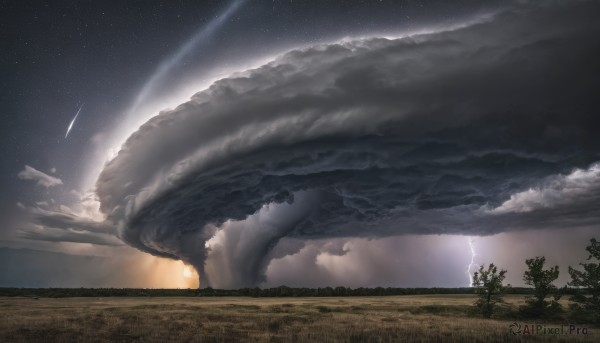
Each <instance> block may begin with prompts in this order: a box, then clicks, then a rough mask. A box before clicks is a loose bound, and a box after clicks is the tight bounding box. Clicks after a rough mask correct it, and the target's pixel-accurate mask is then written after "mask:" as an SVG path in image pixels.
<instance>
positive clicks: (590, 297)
mask: <svg viewBox="0 0 600 343" xmlns="http://www.w3.org/2000/svg"><path fill="white" fill-rule="evenodd" d="M585 250H587V251H588V253H589V254H590V255H589V256H588V258H587V260H588V261H589V260H592V259H594V260H596V261H597V262H599V263H592V262H590V263H580V264H579V265H580V266H582V267H583V271H580V270H577V269H574V268H571V267H569V274H570V275H571V282H570V283H569V285H570V286H574V287H579V288H583V289H585V290H587V292H588V294H583V293H576V294H575V296H573V297H572V298H571V301H574V302H576V303H577V304H573V306H572V307H573V308H572V310H573V312H575V313H578V314H579V315H580V316H581V317H582V318H588V319H591V320H593V321H594V322H595V323H597V324H600V242H598V241H596V239H594V238H592V239H591V240H590V245H588V246H587V247H586V248H585Z"/></svg>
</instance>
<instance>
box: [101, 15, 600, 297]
mask: <svg viewBox="0 0 600 343" xmlns="http://www.w3.org/2000/svg"><path fill="white" fill-rule="evenodd" d="M589 6H596V5H593V4H592V5H590V4H571V5H568V6H567V5H564V6H558V7H556V8H555V7H548V8H543V9H539V10H538V11H532V12H527V11H521V12H512V13H505V14H501V15H498V16H497V17H495V18H493V19H491V20H490V21H489V22H486V23H481V24H476V25H472V26H469V27H465V28H462V29H457V30H454V31H449V32H439V33H433V34H428V35H421V36H415V37H407V38H403V39H396V40H388V39H367V40H357V41H348V42H344V43H340V44H330V45H321V46H316V47H312V48H308V49H302V50H294V51H290V52H289V53H287V54H285V55H282V56H280V57H279V58H277V59H276V60H274V61H272V62H270V63H268V64H266V65H264V66H262V67H260V68H257V69H254V70H250V71H247V72H245V73H241V74H239V75H236V76H234V77H230V78H225V79H222V80H220V81H217V82H215V83H214V84H213V85H212V86H210V87H209V88H208V89H207V90H204V91H202V92H199V93H197V94H195V95H194V96H193V97H192V98H191V99H190V101H188V102H185V103H183V104H181V105H180V106H178V107H177V108H175V109H173V110H169V111H164V112H161V113H160V114H159V115H157V116H155V117H153V118H152V119H150V120H149V121H148V122H147V123H145V124H144V125H142V126H141V127H140V128H139V130H138V131H137V132H135V133H133V134H132V135H131V136H130V137H129V138H128V139H127V141H126V142H125V143H124V145H123V146H122V149H121V150H120V151H119V153H118V155H117V156H116V157H115V158H114V159H113V160H112V161H110V162H109V163H107V164H106V166H105V167H104V169H103V171H102V172H101V174H100V177H99V179H98V181H97V195H98V198H99V201H100V204H101V206H100V210H101V211H102V212H103V213H104V214H105V215H106V216H107V223H110V225H114V226H115V227H116V228H117V230H118V232H119V236H120V238H121V239H122V240H123V241H124V242H126V243H127V244H129V245H131V246H133V247H135V248H138V249H140V250H142V251H145V252H148V253H150V254H153V255H156V256H161V257H166V258H171V259H177V260H182V261H184V263H186V264H190V265H193V266H194V268H195V269H196V270H197V271H198V274H199V275H200V277H201V279H202V283H203V286H209V285H210V286H213V287H215V286H216V287H242V286H255V285H258V284H261V283H262V282H264V281H265V279H266V276H265V275H266V274H265V273H266V271H267V269H268V266H269V263H270V261H272V260H273V259H280V258H282V257H284V256H288V255H290V254H295V253H298V252H299V251H301V249H302V248H303V244H302V242H303V241H305V240H310V239H322V238H336V237H362V238H372V237H389V236H396V235H405V234H417V235H424V234H460V235H490V234H494V233H499V232H504V231H509V230H518V229H530V228H540V227H548V228H552V227H559V226H561V227H585V226H589V225H592V224H594V223H595V224H597V222H598V221H597V219H598V218H599V215H600V208H599V206H600V205H598V204H600V201H598V199H597V198H598V195H599V194H598V193H599V192H598V188H597V187H595V186H594V187H587V186H583V188H584V189H582V190H578V191H573V190H572V189H573V187H575V186H572V183H571V182H570V181H568V180H571V179H572V178H567V181H564V182H563V183H560V182H559V183H558V186H556V183H552V180H555V179H557V178H558V179H557V180H560V175H570V174H571V173H572V172H573V170H574V168H580V169H581V170H582V171H583V173H584V174H585V176H586V177H587V179H586V180H585V182H586V184H587V185H596V184H597V182H598V175H597V173H594V172H593V171H594V170H595V169H594V168H596V167H594V166H592V165H593V163H594V162H596V161H598V160H600V156H599V155H598V151H600V139H599V138H598V134H597V132H596V131H597V130H596V128H597V127H600V122H599V121H598V117H597V116H596V115H595V113H597V108H596V107H597V106H596V100H595V90H596V89H600V84H599V83H600V81H599V80H600V79H599V78H597V77H596V75H592V74H590V73H589V72H588V71H589V69H590V67H591V66H594V65H595V64H596V63H597V62H596V61H597V60H600V51H599V49H598V46H597V44H596V40H597V35H598V33H600V24H599V23H598V22H597V20H596V18H595V17H594V16H593V15H591V13H593V10H590V9H589V8H588V7H589ZM565 13H571V14H573V13H575V14H576V15H575V16H573V17H577V18H578V21H577V23H572V22H571V21H570V20H569V18H571V16H568V15H565ZM531 23H535V24H536V29H535V30H533V31H531V30H529V28H530V27H529V25H531ZM507 27H510V28H511V29H510V30H507V29H506V28H507ZM524 31H527V32H532V33H531V34H529V35H522V34H520V33H521V32H524ZM532 59H534V60H532ZM566 65H568V66H570V68H564V66H566ZM542 76H543V77H542ZM540 80H543V82H541V81H540ZM590 166H592V167H590ZM586 171H587V172H586ZM578 180H579V179H578ZM581 184H582V183H581V182H579V183H577V184H576V185H581ZM548 185H550V186H548ZM548 187H550V188H548ZM530 188H533V189H540V190H541V189H550V190H549V191H547V192H543V191H540V192H541V193H540V194H541V195H540V196H537V197H536V198H540V199H541V198H544V199H548V202H547V204H548V206H541V207H540V206H530V207H528V208H531V211H527V212H523V211H496V212H497V213H492V212H493V210H490V209H495V208H502V207H501V206H505V207H506V208H509V206H508V205H511V206H512V207H510V208H522V207H515V206H516V205H515V206H513V205H512V203H507V201H511V200H509V199H513V198H511V197H513V196H514V197H515V198H514V199H516V200H514V201H513V202H516V201H518V202H519V203H522V202H524V201H529V199H530V198H531V197H526V196H515V194H520V193H521V192H524V191H526V190H528V189H530ZM560 192H568V194H569V196H571V197H572V199H573V201H572V202H569V203H565V202H561V201H555V200H554V199H555V198H556V196H555V194H559V193H560ZM572 204H577V206H571V205H572ZM519 206H521V205H519ZM549 209H551V210H549ZM288 238H290V239H293V241H292V240H289V239H288ZM207 242H209V243H208V244H207ZM290 242H294V243H293V244H292V243H290ZM318 256H321V257H320V259H319V260H318V261H317V262H318V263H320V264H322V266H323V268H329V269H331V268H333V267H332V266H335V265H337V264H339V263H340V261H341V259H340V258H338V257H336V255H318ZM342 269H343V268H342ZM347 270H354V269H353V268H352V267H350V266H347ZM461 276H462V277H463V278H464V275H463V274H461ZM463 282H464V281H463Z"/></svg>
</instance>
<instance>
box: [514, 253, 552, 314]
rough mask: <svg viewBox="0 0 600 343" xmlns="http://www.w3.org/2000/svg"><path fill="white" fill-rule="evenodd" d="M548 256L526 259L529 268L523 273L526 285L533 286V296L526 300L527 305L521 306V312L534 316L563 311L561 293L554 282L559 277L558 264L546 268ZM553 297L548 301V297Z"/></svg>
mask: <svg viewBox="0 0 600 343" xmlns="http://www.w3.org/2000/svg"><path fill="white" fill-rule="evenodd" d="M545 263H546V257H544V256H542V257H535V258H531V259H527V260H525V264H527V268H528V270H526V271H525V273H523V281H525V284H526V285H529V286H533V288H534V293H533V297H530V298H529V299H527V300H526V303H527V304H526V305H524V306H522V307H521V312H522V313H523V314H525V315H527V316H533V317H552V316H553V315H555V314H557V313H559V312H560V311H561V306H560V304H559V303H558V300H560V297H561V294H560V292H559V291H558V289H557V288H556V286H555V285H554V284H553V282H554V281H555V280H556V279H558V275H559V271H558V266H554V267H551V268H550V269H544V264H545ZM549 296H552V297H553V299H552V300H550V301H547V300H546V298H547V297H549Z"/></svg>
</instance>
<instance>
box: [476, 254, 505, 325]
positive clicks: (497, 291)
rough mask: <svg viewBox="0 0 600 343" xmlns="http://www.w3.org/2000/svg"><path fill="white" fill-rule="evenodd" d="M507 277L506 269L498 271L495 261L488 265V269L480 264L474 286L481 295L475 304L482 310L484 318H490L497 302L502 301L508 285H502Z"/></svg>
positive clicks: (478, 294)
mask: <svg viewBox="0 0 600 343" xmlns="http://www.w3.org/2000/svg"><path fill="white" fill-rule="evenodd" d="M505 277H506V270H504V269H502V270H500V271H498V267H496V266H495V265H494V264H493V263H491V264H490V265H489V266H488V268H487V270H485V269H484V268H483V266H480V267H479V271H476V272H475V273H474V274H473V287H475V292H476V293H477V296H478V297H479V299H477V302H475V306H477V307H478V308H479V309H480V310H481V314H482V315H483V317H484V318H490V317H491V316H492V314H493V313H494V307H495V306H496V304H497V303H499V302H502V296H503V295H504V292H505V290H506V287H505V286H504V285H502V281H504V278H505Z"/></svg>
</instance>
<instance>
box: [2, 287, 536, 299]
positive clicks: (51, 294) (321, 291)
mask: <svg viewBox="0 0 600 343" xmlns="http://www.w3.org/2000/svg"><path fill="white" fill-rule="evenodd" d="M507 293H509V294H533V289H531V288H520V287H518V288H511V289H509V290H508V292H507ZM427 294H473V288H469V287H461V288H391V287H387V288H383V287H377V288H363V287H360V288H350V287H335V288H332V287H323V288H292V287H287V286H279V287H273V288H258V287H257V288H241V289H213V288H200V289H195V288H194V289H156V288H148V289H146V288H0V296H4V297H44V298H67V297H195V296H199V297H231V296H243V297H352V296H389V295H427Z"/></svg>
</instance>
